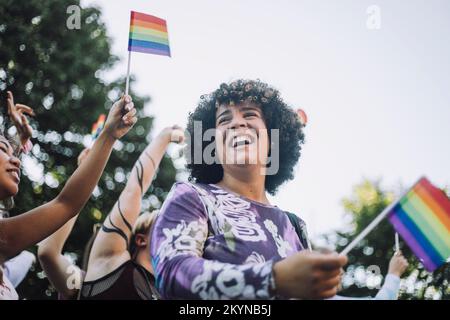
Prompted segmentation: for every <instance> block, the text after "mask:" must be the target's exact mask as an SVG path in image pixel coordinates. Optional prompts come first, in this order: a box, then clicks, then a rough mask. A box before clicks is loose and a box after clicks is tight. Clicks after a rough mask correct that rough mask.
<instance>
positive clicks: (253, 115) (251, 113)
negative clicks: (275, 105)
mask: <svg viewBox="0 0 450 320" xmlns="http://www.w3.org/2000/svg"><path fill="white" fill-rule="evenodd" d="M244 116H245V117H256V116H257V114H256V113H253V112H249V113H246V114H245V115H244Z"/></svg>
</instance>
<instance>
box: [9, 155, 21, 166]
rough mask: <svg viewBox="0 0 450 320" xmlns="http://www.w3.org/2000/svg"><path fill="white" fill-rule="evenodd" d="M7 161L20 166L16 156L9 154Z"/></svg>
mask: <svg viewBox="0 0 450 320" xmlns="http://www.w3.org/2000/svg"><path fill="white" fill-rule="evenodd" d="M9 161H10V162H11V163H12V164H14V165H15V166H16V167H17V168H20V160H19V158H17V157H16V156H11V158H9Z"/></svg>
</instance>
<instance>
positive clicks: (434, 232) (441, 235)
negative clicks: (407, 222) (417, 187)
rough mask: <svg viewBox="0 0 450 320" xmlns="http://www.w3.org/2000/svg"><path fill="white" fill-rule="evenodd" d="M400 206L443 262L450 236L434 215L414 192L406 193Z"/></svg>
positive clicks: (449, 243)
mask: <svg viewBox="0 0 450 320" xmlns="http://www.w3.org/2000/svg"><path fill="white" fill-rule="evenodd" d="M400 204H401V206H402V209H403V210H404V212H406V213H407V214H408V216H409V217H410V218H411V219H412V220H413V221H414V223H415V224H416V225H417V226H418V227H419V229H420V230H421V232H422V233H423V234H424V235H425V236H426V237H427V239H428V240H429V241H430V242H431V243H432V245H433V246H434V248H435V249H436V250H437V251H438V252H439V254H440V255H441V257H442V258H443V259H444V260H445V259H446V258H447V257H448V255H450V234H448V232H447V230H446V229H445V228H444V227H443V226H442V224H441V223H440V222H439V220H438V219H437V218H436V217H435V215H434V213H433V212H432V211H430V209H429V208H428V207H427V206H425V205H424V204H423V202H422V201H421V200H420V198H418V197H417V196H416V195H415V194H414V192H410V193H408V195H407V196H406V197H404V198H403V199H402V200H400Z"/></svg>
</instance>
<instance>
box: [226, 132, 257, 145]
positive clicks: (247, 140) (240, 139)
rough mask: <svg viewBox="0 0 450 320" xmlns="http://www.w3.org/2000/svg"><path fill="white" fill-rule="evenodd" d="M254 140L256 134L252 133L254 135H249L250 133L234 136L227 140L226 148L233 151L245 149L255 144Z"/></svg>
mask: <svg viewBox="0 0 450 320" xmlns="http://www.w3.org/2000/svg"><path fill="white" fill-rule="evenodd" d="M252 133H253V132H252ZM256 138H257V135H256V133H254V134H250V133H240V134H234V135H232V136H231V137H230V139H229V142H228V147H229V148H233V149H236V148H239V147H245V146H248V145H251V144H253V143H255V141H256Z"/></svg>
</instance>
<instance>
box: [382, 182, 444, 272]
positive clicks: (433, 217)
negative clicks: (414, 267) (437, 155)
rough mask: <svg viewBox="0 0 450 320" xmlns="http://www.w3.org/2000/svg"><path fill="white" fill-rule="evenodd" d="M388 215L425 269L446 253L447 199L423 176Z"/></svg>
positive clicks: (433, 266) (441, 261)
mask: <svg viewBox="0 0 450 320" xmlns="http://www.w3.org/2000/svg"><path fill="white" fill-rule="evenodd" d="M388 219H389V221H390V222H391V223H392V225H393V226H394V228H395V229H396V230H397V232H398V233H399V234H400V235H401V236H402V238H403V239H404V240H405V242H406V243H407V244H408V246H409V247H410V248H411V250H412V251H413V252H414V254H415V255H416V256H417V257H418V258H419V260H421V262H422V263H423V265H424V266H425V269H427V270H428V271H430V272H432V271H434V270H435V269H437V268H438V267H439V266H441V265H442V264H444V263H445V262H446V261H447V259H448V258H449V257H450V199H449V198H448V197H447V196H446V194H445V193H444V192H443V191H442V190H440V189H438V188H436V187H435V186H433V185H432V184H431V183H430V182H429V181H428V179H427V178H425V177H423V178H421V179H420V180H419V181H418V182H417V183H416V184H415V185H414V186H413V187H412V188H411V189H410V190H409V192H408V193H406V195H405V196H403V197H402V198H401V199H400V200H399V201H398V203H397V204H396V205H395V206H394V207H393V208H392V210H391V211H390V212H389V213H388Z"/></svg>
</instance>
